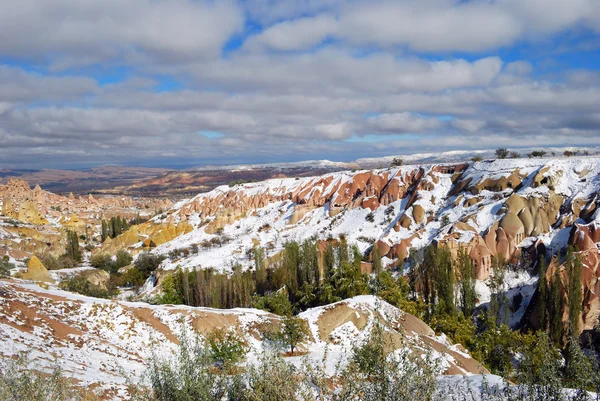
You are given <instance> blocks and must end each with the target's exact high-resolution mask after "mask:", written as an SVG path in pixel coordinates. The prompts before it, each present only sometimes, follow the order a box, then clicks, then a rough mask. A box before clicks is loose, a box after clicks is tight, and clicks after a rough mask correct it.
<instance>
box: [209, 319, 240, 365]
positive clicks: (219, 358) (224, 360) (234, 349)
mask: <svg viewBox="0 0 600 401" xmlns="http://www.w3.org/2000/svg"><path fill="white" fill-rule="evenodd" d="M206 345H207V346H208V350H209V356H210V359H211V361H212V362H213V364H215V365H216V366H218V367H219V368H220V369H221V370H223V371H225V372H232V370H233V368H234V366H235V365H236V364H238V363H240V362H242V361H243V360H244V358H245V357H246V353H247V352H248V346H247V345H246V344H245V343H244V341H242V340H241V339H240V338H239V337H238V336H237V335H236V334H235V332H234V331H233V330H229V331H225V330H224V329H222V328H219V329H216V330H214V331H213V332H212V333H210V334H209V335H208V336H207V337H206Z"/></svg>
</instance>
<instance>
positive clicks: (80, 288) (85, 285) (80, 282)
mask: <svg viewBox="0 0 600 401" xmlns="http://www.w3.org/2000/svg"><path fill="white" fill-rule="evenodd" d="M60 288H61V289H62V290H65V291H70V292H76V293H78V294H82V295H85V296H88V297H94V298H109V297H110V295H111V294H110V293H109V292H108V290H105V289H103V288H99V287H97V286H95V285H93V284H92V283H90V282H89V281H88V280H87V279H86V278H85V277H83V276H75V277H72V278H70V279H68V280H66V281H63V282H62V283H60Z"/></svg>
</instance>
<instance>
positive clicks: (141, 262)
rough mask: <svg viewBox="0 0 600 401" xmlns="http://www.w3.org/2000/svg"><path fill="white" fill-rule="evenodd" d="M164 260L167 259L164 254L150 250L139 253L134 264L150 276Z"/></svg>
mask: <svg viewBox="0 0 600 401" xmlns="http://www.w3.org/2000/svg"><path fill="white" fill-rule="evenodd" d="M163 260H165V256H164V255H154V254H152V253H150V252H143V253H141V254H139V255H138V257H137V259H136V260H135V262H134V265H135V267H136V268H137V269H138V270H139V271H140V272H142V273H143V274H144V275H145V276H146V277H148V276H149V275H150V273H152V272H153V271H154V270H156V269H158V266H160V264H161V263H162V261H163Z"/></svg>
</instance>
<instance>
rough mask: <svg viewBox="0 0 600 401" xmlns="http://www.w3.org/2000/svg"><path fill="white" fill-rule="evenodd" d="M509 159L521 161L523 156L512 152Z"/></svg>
mask: <svg viewBox="0 0 600 401" xmlns="http://www.w3.org/2000/svg"><path fill="white" fill-rule="evenodd" d="M508 157H509V158H511V159H520V158H521V154H520V153H519V152H510V154H509V155H508Z"/></svg>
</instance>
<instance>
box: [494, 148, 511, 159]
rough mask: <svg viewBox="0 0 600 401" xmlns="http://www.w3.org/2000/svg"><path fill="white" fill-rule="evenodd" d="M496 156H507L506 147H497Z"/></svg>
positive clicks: (502, 157) (504, 157)
mask: <svg viewBox="0 0 600 401" xmlns="http://www.w3.org/2000/svg"><path fill="white" fill-rule="evenodd" d="M495 153H496V157H497V158H498V159H506V156H508V153H509V152H508V149H506V148H498V149H496V152H495Z"/></svg>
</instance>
